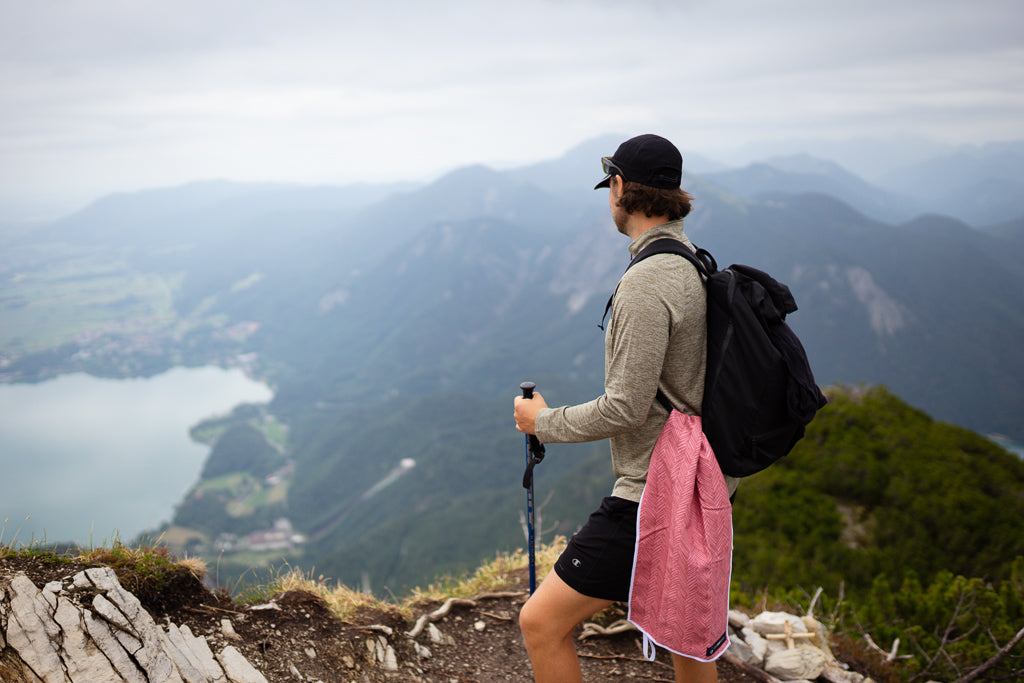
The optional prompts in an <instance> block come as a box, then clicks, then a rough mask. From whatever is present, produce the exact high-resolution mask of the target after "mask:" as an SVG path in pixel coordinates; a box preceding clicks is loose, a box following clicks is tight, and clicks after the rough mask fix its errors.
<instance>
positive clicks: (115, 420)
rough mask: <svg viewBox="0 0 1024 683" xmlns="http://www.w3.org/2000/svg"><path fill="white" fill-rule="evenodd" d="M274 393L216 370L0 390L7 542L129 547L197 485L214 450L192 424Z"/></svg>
mask: <svg viewBox="0 0 1024 683" xmlns="http://www.w3.org/2000/svg"><path fill="white" fill-rule="evenodd" d="M272 397H273V394H272V392H271V390H270V388H269V387H267V386H266V385H265V384H262V383H260V382H257V381H254V380H252V379H250V378H248V377H246V375H245V374H244V373H243V372H242V371H241V370H239V369H231V370H225V369H222V368H217V367H201V368H174V369H172V370H170V371H168V372H165V373H163V374H161V375H157V376H155V377H148V378H138V379H117V380H115V379H101V378H97V377H91V376H89V375H85V374H73V375H63V376H60V377H57V378H55V379H52V380H47V381H45V382H41V383H39V384H2V385H0V542H2V543H10V542H11V541H12V540H16V542H17V543H18V544H28V543H30V542H32V541H77V542H78V543H82V544H86V545H88V544H92V545H95V546H102V545H109V543H110V542H111V541H112V540H114V539H115V538H117V537H119V538H120V539H121V540H123V541H125V542H129V541H131V540H132V538H134V536H135V535H136V534H138V533H140V532H142V531H145V530H147V529H152V528H154V527H155V526H157V525H158V524H160V523H161V522H164V521H168V520H170V518H171V515H172V514H173V511H174V505H175V504H176V503H178V502H180V500H181V498H182V496H183V494H184V493H185V491H186V490H187V489H188V488H189V487H190V486H191V485H192V484H194V483H195V482H196V480H197V479H198V477H199V473H200V471H201V470H202V466H203V462H204V460H205V459H206V456H207V454H208V453H209V447H207V446H205V445H202V444H198V443H195V442H193V441H192V440H191V439H190V438H189V435H188V432H189V428H190V427H192V426H193V425H195V424H196V423H197V422H199V421H201V420H203V419H204V418H207V417H212V416H214V415H221V414H225V413H228V412H230V411H231V410H232V408H234V407H235V406H237V405H238V404H240V403H265V402H267V401H269V400H270V399H271V398H272ZM26 518H28V519H27V521H26ZM15 536H16V539H15Z"/></svg>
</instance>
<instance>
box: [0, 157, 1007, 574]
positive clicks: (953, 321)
mask: <svg viewBox="0 0 1024 683" xmlns="http://www.w3.org/2000/svg"><path fill="white" fill-rule="evenodd" d="M607 144H608V142H607V141H605V140H602V141H600V143H599V144H596V145H584V146H581V147H580V148H579V149H577V150H574V151H573V152H571V153H570V154H569V155H568V156H567V157H566V158H564V159H561V160H554V161H550V162H545V164H543V165H537V166H535V167H531V168H528V169H515V170H511V171H495V170H493V169H489V168H486V167H481V166H475V167H468V168H463V169H459V170H457V171H454V172H453V173H451V174H448V175H446V176H444V177H442V178H440V179H438V180H437V181H436V182H434V183H431V184H429V185H425V186H396V187H391V188H349V189H345V188H341V189H338V188H335V189H311V188H287V187H284V188H282V187H276V186H275V187H269V188H267V187H247V186H242V187H233V186H222V185H216V184H215V185H213V186H207V185H205V184H200V185H193V186H185V187H182V188H175V189H172V190H167V191H157V192H152V193H137V194H134V195H125V196H118V197H111V198H108V199H107V200H104V201H103V202H100V203H98V204H97V205H95V206H94V207H91V208H90V209H89V210H86V211H84V212H82V213H80V214H77V215H75V216H72V217H69V218H68V219H65V220H63V221H59V222H56V223H54V224H51V225H49V226H46V227H44V228H40V229H39V230H38V231H35V232H33V233H30V234H29V235H28V237H25V236H22V244H24V241H25V240H26V239H27V240H29V241H31V240H33V239H35V240H40V241H41V240H45V241H46V242H47V243H64V244H69V245H71V246H70V247H67V248H68V249H69V250H70V253H72V254H81V253H86V251H88V253H90V254H95V253H103V254H112V255H113V256H111V257H110V258H111V259H112V260H116V261H117V262H118V263H122V262H123V263H124V264H127V265H124V266H122V267H124V268H127V269H128V270H129V271H131V272H145V273H153V274H156V275H158V276H159V277H160V278H163V280H164V281H165V282H166V283H167V290H168V292H170V296H171V297H172V300H173V307H174V313H175V314H176V315H177V316H178V319H177V321H175V324H173V325H171V326H169V327H168V328H167V329H166V330H161V331H160V332H161V334H163V335H164V337H166V338H167V339H168V340H169V341H168V343H169V344H171V345H172V347H173V348H174V349H176V352H177V353H179V354H181V355H180V357H181V358H188V359H191V361H190V362H209V361H210V360H211V359H218V360H219V359H220V358H222V357H223V356H222V355H221V354H223V353H225V352H226V351H225V350H229V351H230V352H231V353H232V354H234V356H233V357H238V358H245V359H246V361H245V362H246V363H247V364H248V365H247V367H250V368H251V369H252V371H253V372H256V373H258V374H259V375H260V376H262V377H264V378H266V379H267V380H268V381H269V382H270V383H271V384H272V385H273V387H274V389H275V398H274V400H273V402H272V403H271V404H270V405H269V406H266V407H264V408H262V409H261V410H263V411H265V412H266V413H268V414H272V415H273V416H274V417H275V418H276V419H279V420H280V421H281V422H283V423H284V424H286V425H288V427H289V432H288V444H287V453H286V454H285V455H282V456H281V458H282V460H281V462H271V461H272V460H273V457H272V456H273V454H272V453H271V452H270V451H267V450H266V449H261V452H262V453H263V455H264V456H267V457H265V458H263V460H266V463H265V465H266V466H265V467H263V469H266V470H269V469H273V468H274V467H278V468H279V469H283V468H284V466H285V465H286V462H285V461H286V460H288V461H291V462H292V464H293V466H294V470H293V474H291V475H289V479H288V480H287V482H286V484H285V487H286V488H287V496H286V498H285V499H284V500H283V501H282V500H278V499H272V498H271V499H269V500H268V501H267V502H266V504H265V505H262V506H257V508H256V512H251V511H250V510H251V509H252V506H251V505H250V506H248V507H246V508H245V509H246V510H247V511H248V512H247V513H246V514H244V515H242V514H235V513H233V512H229V511H228V508H227V507H225V503H224V502H223V501H222V500H221V497H225V496H230V495H236V494H237V495H241V494H239V493H238V491H242V490H245V491H248V489H245V488H244V486H256V487H259V486H262V484H260V483H259V481H258V479H259V477H261V476H263V475H264V474H265V473H264V472H263V471H262V470H261V471H260V472H259V473H248V475H250V477H252V478H253V481H255V483H253V481H250V480H248V479H245V478H244V477H239V478H237V479H239V481H235V480H233V479H232V478H231V476H230V473H227V474H225V472H224V471H223V470H222V469H219V468H218V467H217V466H214V467H213V469H212V470H211V471H212V472H218V473H220V475H219V477H218V478H216V480H214V479H213V478H211V480H209V481H202V482H200V483H199V484H198V485H197V488H196V490H195V491H193V492H191V493H190V495H189V496H187V497H186V500H184V501H183V503H182V505H181V507H180V508H179V511H178V518H177V521H178V522H180V523H181V524H182V525H183V526H189V525H191V527H190V528H194V529H198V530H199V531H200V532H201V533H202V534H205V535H207V536H208V542H209V543H213V542H214V540H215V539H216V538H217V537H218V534H220V533H224V532H229V533H231V534H235V535H238V534H246V533H249V532H252V531H256V530H258V529H260V528H265V527H267V526H268V525H269V524H271V523H272V522H273V519H274V517H275V516H287V517H288V518H290V519H291V522H292V524H293V525H294V527H295V528H296V529H298V530H299V531H301V532H302V533H306V534H313V533H315V534H316V536H317V539H318V540H317V544H316V545H317V547H318V548H322V550H310V549H309V548H307V549H305V551H304V552H305V553H306V556H305V557H306V559H307V560H312V561H313V562H314V563H315V564H316V566H318V567H321V568H327V567H330V568H331V569H330V571H333V572H335V573H336V574H337V575H339V576H344V577H345V578H346V580H348V581H358V580H359V576H358V574H359V571H360V569H359V568H358V566H356V565H353V566H351V567H349V566H347V565H346V558H353V557H355V558H360V562H361V563H362V564H361V565H359V566H362V567H363V570H364V571H367V572H369V573H370V574H371V576H372V578H373V580H374V581H384V582H386V583H387V584H388V585H392V586H398V585H402V584H403V582H406V581H409V580H413V579H412V577H411V572H414V571H415V570H416V567H418V566H422V567H431V568H432V569H431V573H432V574H433V573H436V571H438V570H451V571H456V570H458V569H459V568H460V567H462V566H465V564H466V563H467V562H475V561H477V560H478V559H479V555H473V553H476V552H478V551H479V549H480V548H494V547H506V546H514V545H515V544H517V543H519V538H520V529H519V527H518V512H519V510H520V508H521V507H522V505H521V503H522V501H521V499H520V498H521V496H519V495H518V494H519V493H520V491H515V489H516V486H517V484H516V482H517V480H518V478H519V477H521V461H522V457H523V455H522V441H521V439H520V436H521V435H519V434H518V433H517V432H515V431H514V430H513V429H511V426H510V417H509V416H510V406H511V398H512V396H513V395H514V394H515V393H516V391H517V387H518V384H519V382H521V381H523V380H525V379H532V380H534V381H536V382H537V383H538V386H539V387H540V389H541V391H542V392H543V393H544V394H545V396H546V397H547V398H548V400H549V401H550V402H552V403H555V404H563V403H575V402H578V401H583V400H588V399H590V398H593V397H594V396H596V395H598V394H599V393H600V391H601V385H602V377H603V363H602V359H603V337H602V333H601V331H600V330H599V329H598V328H597V323H598V321H599V319H600V315H601V311H602V310H603V306H604V302H605V300H606V298H607V296H608V295H609V294H610V293H611V292H612V291H613V289H614V287H615V283H616V282H617V280H618V278H619V276H620V275H621V273H622V271H623V269H624V268H625V266H626V264H627V263H628V258H629V254H628V251H627V249H626V247H627V244H628V242H627V240H626V238H624V237H623V236H622V235H620V234H618V233H617V232H616V231H615V229H614V226H613V225H612V223H611V221H610V219H609V217H608V208H607V203H606V195H605V194H604V193H595V192H593V191H592V190H590V189H589V188H592V187H593V184H594V183H595V182H596V181H597V180H598V179H599V178H600V174H599V172H596V173H595V171H594V170H593V169H596V168H597V162H596V159H595V158H594V157H593V153H594V151H595V149H597V148H598V147H600V148H602V149H605V150H607V151H606V152H605V153H609V152H610V151H613V149H607V147H606V145H607ZM775 163H776V164H777V165H778V166H780V167H785V168H776V167H771V166H770V165H769V166H764V167H757V168H755V169H753V171H752V172H751V173H734V174H732V175H729V174H725V172H722V173H718V172H714V173H708V174H706V176H699V175H691V174H689V173H688V175H687V181H686V187H687V189H688V190H690V191H691V192H692V193H693V194H694V195H695V196H696V201H695V208H694V212H693V213H692V214H691V216H689V217H688V218H687V219H686V230H687V233H688V235H689V236H690V237H691V238H692V239H693V240H694V242H695V243H697V244H698V245H700V246H703V247H706V248H708V249H709V250H711V251H712V253H714V255H715V256H716V258H718V259H719V262H720V265H723V266H724V265H728V264H729V263H732V262H741V263H749V264H751V265H755V266H757V267H761V268H763V269H765V270H767V271H768V272H770V273H772V274H773V275H775V276H776V277H777V278H778V279H780V280H781V281H783V282H786V283H787V284H789V285H790V286H791V288H792V289H793V292H794V294H795V297H796V300H797V302H798V304H799V306H800V310H799V311H798V312H797V313H795V314H794V315H793V316H792V317H791V318H790V322H791V324H792V325H793V327H794V328H795V329H796V330H797V332H798V333H799V334H800V335H801V339H802V340H803V342H804V344H805V346H806V347H807V350H808V354H809V356H810V359H811V363H812V367H813V369H814V371H815V374H816V377H817V379H818V380H819V382H820V383H822V384H833V383H836V382H842V383H846V384H850V385H857V384H860V383H867V384H884V385H886V386H888V387H890V388H891V390H892V391H893V392H894V393H895V394H896V395H898V396H900V397H902V398H903V399H905V400H907V401H909V402H910V403H912V404H913V405H915V406H918V407H920V408H921V409H923V410H925V411H926V412H928V413H929V414H931V415H934V416H935V417H936V418H938V419H941V420H946V421H949V422H953V423H956V424H961V425H965V426H967V427H970V428H971V429H975V430H977V431H981V432H983V433H988V432H1000V433H1003V434H1007V435H1009V436H1011V437H1014V438H1016V439H1018V440H1021V439H1024V424H1022V423H1021V421H1020V417H1019V416H1020V413H1021V408H1022V407H1024V351H1022V350H1021V348H1020V343H1019V341H1020V339H1022V338H1024V287H1022V284H1024V265H1022V264H1024V259H1022V258H1021V257H1022V256H1024V253H1022V251H1024V240H1022V238H1021V235H1022V229H1021V220H1024V219H1022V216H1024V211H1022V212H1021V216H1018V217H1017V219H1015V220H1010V221H1005V222H1003V223H1001V224H999V225H994V226H993V227H991V228H989V229H986V230H984V231H982V230H978V229H976V228H974V227H971V226H970V225H968V224H966V223H964V222H962V221H961V220H958V219H956V218H951V217H948V216H941V215H935V214H919V215H916V217H913V218H910V219H908V220H900V221H892V222H886V221H881V220H878V219H876V218H872V217H869V216H868V215H866V214H865V212H864V211H862V210H861V209H862V208H863V207H865V206H868V205H871V204H872V203H873V204H874V205H876V206H884V205H885V203H886V202H887V201H890V200H891V199H892V198H891V196H889V195H887V194H886V193H885V192H879V193H877V194H875V193H874V191H873V188H872V186H871V185H869V184H868V183H864V182H862V181H859V180H858V179H857V178H856V177H855V176H852V174H849V173H846V172H845V171H843V170H842V169H841V168H838V167H836V166H834V165H832V164H829V163H819V162H818V161H817V160H814V159H811V158H807V157H796V158H789V159H782V160H779V159H777V160H776V161H775ZM556 178H557V179H558V181H557V182H555V180H554V179H556ZM549 181H550V182H549ZM755 181H756V182H755ZM729 183H735V187H736V188H737V189H736V191H730V190H729V189H728V188H727V187H725V185H726V184H729ZM815 184H817V185H815ZM741 186H742V187H741ZM570 187H576V188H583V189H581V190H576V191H569V189H567V188H570ZM740 190H743V191H742V192H740ZM824 190H828V191H829V192H832V193H835V194H844V193H846V198H847V200H848V201H847V200H843V199H841V198H837V197H836V196H834V195H833V194H830V193H824V192H823V191H824ZM850 193H854V194H853V195H851V194H850ZM854 195H856V196H854ZM1012 199H1013V198H1008V199H1007V201H1008V202H1009V203H1011V204H1012ZM150 200H151V203H150ZM851 202H852V203H851ZM10 253H14V252H10ZM32 253H33V254H36V256H37V257H38V258H40V259H42V261H41V263H44V262H45V257H44V256H38V253H37V252H35V251H34V252H32ZM115 257H116V258H115ZM11 258H13V257H11V256H6V257H0V259H2V260H0V265H2V270H0V281H2V282H3V283H4V287H5V288H11V289H12V291H13V290H14V289H15V288H16V287H17V285H18V280H17V279H16V278H17V277H19V276H18V273H19V270H18V268H19V266H18V264H11V263H8V261H9V259H11ZM12 305H13V304H12ZM19 305H20V304H19ZM0 310H2V309H0ZM12 310H13V309H12ZM110 315H112V316H116V315H117V314H116V311H112V312H111V313H110ZM78 350H79V348H78V347H77V346H74V345H72V348H70V349H68V350H67V351H66V352H64V351H60V352H54V354H53V356H48V357H47V358H49V359H51V360H48V361H47V362H61V363H67V364H68V365H67V367H72V368H74V367H76V366H74V363H75V362H80V361H76V360H75V359H76V358H80V356H81V354H78ZM214 350H216V354H217V355H214ZM62 354H63V355H62ZM76 354H78V355H76ZM26 362H27V361H26V359H14V360H13V361H9V362H8V363H7V365H6V367H5V368H0V372H14V371H16V370H17V369H18V368H19V367H22V366H24V365H25V364H26ZM168 362H170V361H168ZM12 368H13V369H12ZM236 419H237V420H238V421H239V422H240V423H245V424H254V425H258V424H259V421H258V420H256V418H254V417H253V416H252V415H250V414H249V413H244V414H240V415H238V416H236ZM229 433H231V434H233V435H234V436H231V437H227V438H228V439H235V438H238V439H241V437H239V436H238V434H246V435H248V436H246V438H252V436H253V432H252V430H231V429H230V428H226V429H225V430H224V434H229ZM240 443H241V442H240ZM229 445H230V444H228V443H225V444H224V445H221V447H220V449H219V451H218V452H224V453H226V452H232V450H231V449H230V448H228V446H229ZM558 452H559V456H558V457H557V458H551V459H549V460H548V461H546V462H545V464H544V475H543V476H544V478H545V484H544V485H545V486H550V487H552V489H557V490H559V491H564V492H567V493H565V495H559V496H558V497H556V498H555V499H553V500H551V501H550V504H549V505H548V506H547V508H546V509H545V517H546V518H547V519H548V520H552V521H553V522H557V523H558V524H571V523H572V522H571V521H568V520H580V519H582V518H584V517H585V515H586V514H587V513H588V512H589V509H590V508H592V507H593V504H594V501H595V500H596V499H597V498H599V497H600V496H601V495H604V494H605V493H606V492H607V490H608V488H609V485H610V481H609V477H610V475H609V473H608V463H607V457H608V456H607V446H606V445H605V444H581V445H576V446H562V447H559V448H558ZM261 457H262V456H261ZM406 460H410V461H412V462H414V465H413V466H411V467H410V468H406V469H404V470H402V472H404V473H403V474H402V475H401V476H399V477H397V478H395V479H393V480H388V485H387V487H386V488H384V489H381V490H380V491H379V492H375V493H374V496H373V497H372V500H373V505H362V504H357V502H358V500H359V496H360V495H363V494H365V493H366V492H367V491H373V490H375V489H374V487H375V486H376V485H377V484H378V483H379V482H381V481H384V480H387V479H388V477H389V475H390V474H391V473H392V472H395V471H397V470H396V468H400V466H401V464H402V463H403V462H404V461H406ZM261 467H262V466H261ZM242 480H245V482H248V483H245V485H244V486H243V484H242V483H240V481H242ZM232 487H234V488H232ZM239 487H241V488H239ZM236 489H237V490H236ZM513 493H514V494H515V495H513ZM247 495H248V494H247ZM232 509H233V510H235V512H237V508H232ZM185 522H187V524H185ZM445 530H449V532H447V533H446V532H445ZM455 530H458V531H455ZM408 558H414V559H408ZM228 564H229V563H228V562H225V563H224V570H225V572H227V571H228V567H227V565H228ZM244 569H245V567H239V568H238V571H239V572H241V571H244Z"/></svg>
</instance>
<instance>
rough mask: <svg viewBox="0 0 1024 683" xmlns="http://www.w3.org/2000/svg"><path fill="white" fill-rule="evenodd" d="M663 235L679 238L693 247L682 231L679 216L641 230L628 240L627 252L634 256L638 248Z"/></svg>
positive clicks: (638, 251) (637, 252)
mask: <svg viewBox="0 0 1024 683" xmlns="http://www.w3.org/2000/svg"><path fill="white" fill-rule="evenodd" d="M663 237H671V238H672V239H677V240H679V241H680V242H682V243H683V244H685V245H686V246H688V247H691V248H692V247H693V245H692V244H691V243H690V240H689V238H688V237H687V236H686V233H684V232H683V219H682V218H680V219H679V220H675V221H669V222H668V223H662V224H661V225H655V226H654V227H653V228H650V229H648V230H645V231H643V232H642V233H641V234H640V236H638V237H637V238H636V239H635V240H633V241H632V242H630V244H629V253H630V254H632V255H633V256H636V255H637V254H639V253H640V250H641V249H643V248H644V247H646V246H647V245H648V244H650V243H651V242H653V241H654V240H657V239H661V238H663Z"/></svg>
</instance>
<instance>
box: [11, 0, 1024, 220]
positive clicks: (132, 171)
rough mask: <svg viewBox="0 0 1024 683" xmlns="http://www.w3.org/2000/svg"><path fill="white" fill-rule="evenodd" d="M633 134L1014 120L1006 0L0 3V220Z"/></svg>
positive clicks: (772, 135)
mask: <svg viewBox="0 0 1024 683" xmlns="http://www.w3.org/2000/svg"><path fill="white" fill-rule="evenodd" d="M642 132H658V133H661V134H663V135H666V136H667V137H670V138H672V139H673V140H674V141H675V142H676V143H677V144H678V145H679V147H680V148H682V149H683V150H684V154H685V153H686V152H701V153H703V154H705V155H711V156H714V155H716V154H724V153H725V151H726V150H728V149H730V148H733V147H736V146H738V145H740V144H742V143H745V142H750V141H759V140H780V139H782V140H788V139H794V138H819V139H829V140H837V139H845V138H850V137H860V136H871V137H891V136H905V135H915V136H924V137H927V138H930V139H934V140H936V141H940V142H945V143H957V144H960V143H982V142H986V141H993V140H1011V139H1024V5H1022V3H1021V1H1020V0H972V1H971V2H966V1H965V0H952V1H951V0H928V1H925V0H912V1H902V2H901V1H900V0H881V1H879V0H858V1H857V2H852V1H850V0H808V1H802V0H777V1H772V0H679V1H677V2H669V1H659V0H647V1H642V0H629V1H626V0H619V1H617V2H611V1H604V0H597V1H591V2H584V1H582V0H516V1H515V2H509V1H507V0H506V1H504V2H488V1H487V0H434V1H433V2H419V1H415V2H414V1H408V2H388V1H387V0H378V1H377V2H353V1H351V0H347V1H346V0H334V1H328V0H322V1H305V2H303V1H302V0H292V1H290V2H285V1H283V0H282V1H280V2H272V1H270V0H231V1H227V0H223V1H221V0H166V1H163V2H148V1H145V0H106V1H96V0H80V1H76V2H71V1H63V0H46V1H42V0H39V1H35V0H33V1H26V0H0V220H3V219H11V218H18V219H21V218H26V217H28V216H30V215H40V216H42V215H47V214H53V213H60V212H62V211H66V210H69V209H73V208H77V206H76V203H77V204H79V205H80V204H85V203H86V202H88V201H89V200H90V199H93V198H95V197H97V196H100V195H102V194H105V193H109V192H113V191H126V190H134V189H138V188H143V187H154V186H165V185H175V184H180V183H184V182H188V181H191V180H198V179H211V178H226V179H230V180H261V181H262V180H268V181H285V182H303V183H318V184H346V183H350V182H354V181H359V180H370V181H382V180H429V179H431V178H433V177H436V176H437V175H439V174H440V173H443V172H445V171H447V170H450V169H453V168H456V167H459V166H462V165H465V164H470V163H484V164H487V165H490V166H493V167H496V168H503V167H508V166H513V165H519V164H525V163H529V162H533V161H538V160H542V159H547V158H553V157H557V156H560V155H561V154H563V153H564V152H565V151H567V150H568V149H569V148H571V147H573V146H575V145H577V144H579V143H580V142H583V141H585V140H587V139H590V138H594V137H596V136H599V135H603V134H607V133H620V134H624V135H633V134H637V133H642ZM612 151H614V150H609V153H611V152H612ZM596 165H597V161H595V167H596Z"/></svg>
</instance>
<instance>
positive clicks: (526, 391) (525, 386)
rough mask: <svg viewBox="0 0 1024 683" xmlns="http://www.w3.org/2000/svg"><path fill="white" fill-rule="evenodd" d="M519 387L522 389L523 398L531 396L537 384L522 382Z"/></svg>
mask: <svg viewBox="0 0 1024 683" xmlns="http://www.w3.org/2000/svg"><path fill="white" fill-rule="evenodd" d="M519 388H520V389H522V390H523V398H533V390H534V389H536V388H537V385H536V384H534V383H533V382H523V383H522V384H520V385H519Z"/></svg>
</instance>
